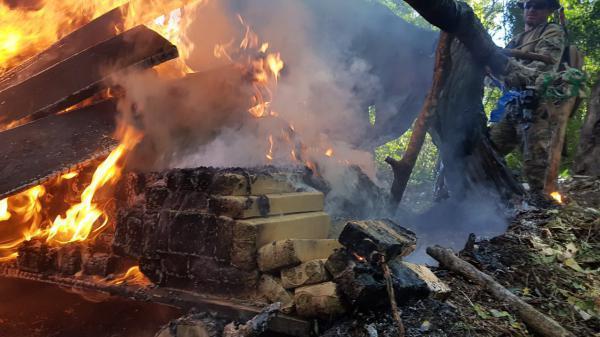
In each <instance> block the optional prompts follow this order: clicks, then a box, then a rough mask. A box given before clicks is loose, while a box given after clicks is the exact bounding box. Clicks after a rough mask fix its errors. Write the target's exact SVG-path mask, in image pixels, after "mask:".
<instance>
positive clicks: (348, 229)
mask: <svg viewBox="0 0 600 337" xmlns="http://www.w3.org/2000/svg"><path fill="white" fill-rule="evenodd" d="M338 240H339V241H340V243H341V244H342V245H344V246H345V247H346V248H348V249H350V250H351V251H353V252H356V253H357V254H358V255H360V256H361V257H363V258H365V259H367V260H369V261H371V258H372V256H373V254H383V255H384V256H385V258H386V260H387V261H390V260H393V259H395V258H396V257H397V256H406V255H408V254H410V253H412V252H413V251H414V249H415V247H416V245H417V237H416V235H415V233H413V232H412V231H410V230H408V229H406V228H403V227H401V226H399V225H397V224H395V223H394V222H392V221H391V220H364V221H349V222H348V223H347V224H346V226H345V227H344V229H343V230H342V233H341V234H340V236H339V239H338Z"/></svg>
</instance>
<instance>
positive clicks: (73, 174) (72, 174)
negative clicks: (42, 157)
mask: <svg viewBox="0 0 600 337" xmlns="http://www.w3.org/2000/svg"><path fill="white" fill-rule="evenodd" d="M78 175H79V172H69V173H65V174H63V175H62V176H60V177H61V179H64V180H70V179H73V178H75V177H77V176H78Z"/></svg>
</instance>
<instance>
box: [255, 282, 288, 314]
mask: <svg viewBox="0 0 600 337" xmlns="http://www.w3.org/2000/svg"><path fill="white" fill-rule="evenodd" d="M258 291H259V293H260V294H261V295H262V296H264V297H265V298H266V299H267V300H269V302H270V303H275V302H281V308H282V310H283V311H284V312H290V311H292V307H293V306H294V295H293V294H292V293H290V292H289V291H287V290H285V289H284V288H283V287H282V285H281V281H280V280H279V279H277V278H275V277H272V276H270V275H266V274H263V275H262V276H261V277H260V282H259V283H258Z"/></svg>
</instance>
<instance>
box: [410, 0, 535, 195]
mask: <svg viewBox="0 0 600 337" xmlns="http://www.w3.org/2000/svg"><path fill="white" fill-rule="evenodd" d="M405 1H406V3H408V4H409V5H410V6H411V7H413V8H414V9H415V10H416V11H417V12H419V14H421V15H422V16H423V17H424V18H425V19H426V20H427V21H428V22H429V23H431V24H433V25H434V26H437V27H439V28H440V29H442V30H444V31H446V32H449V33H452V34H454V35H455V36H456V37H457V38H458V40H459V41H460V43H459V42H458V41H454V42H453V43H452V48H451V70H450V76H449V78H448V80H447V81H446V82H445V86H444V89H443V90H442V95H441V96H440V98H439V103H438V109H437V111H436V113H435V123H434V124H433V125H432V130H431V133H432V137H433V139H434V142H435V143H436V144H437V145H438V148H439V149H440V153H441V157H442V162H443V166H444V177H445V179H446V185H447V186H448V190H449V191H450V194H451V195H453V196H455V197H461V196H462V195H464V194H465V193H466V192H467V191H471V190H473V189H474V188H480V187H484V189H490V190H492V191H495V192H496V194H498V195H501V196H503V197H505V198H509V197H511V196H513V195H515V194H517V195H522V194H523V189H522V187H521V186H520V185H519V184H518V183H517V181H516V180H515V179H514V177H513V176H512V174H511V173H510V172H509V171H508V169H507V168H506V166H505V165H504V164H503V161H502V159H501V158H500V157H499V156H498V155H497V154H496V152H495V151H494V150H493V148H492V146H491V143H490V141H489V138H488V136H487V126H486V117H485V115H484V114H483V105H482V101H481V100H482V96H483V77H484V67H488V68H489V69H490V70H491V71H492V73H494V74H496V75H502V74H504V72H505V69H506V64H507V62H508V57H507V56H506V55H504V53H503V52H502V49H501V48H499V47H498V46H496V45H495V44H494V42H493V41H492V38H491V37H490V35H489V34H488V33H487V31H486V30H485V28H484V27H483V25H482V24H481V22H480V21H479V19H478V18H477V16H475V13H474V12H473V10H472V9H471V8H470V7H469V6H468V5H467V4H465V3H463V2H457V1H454V0H405Z"/></svg>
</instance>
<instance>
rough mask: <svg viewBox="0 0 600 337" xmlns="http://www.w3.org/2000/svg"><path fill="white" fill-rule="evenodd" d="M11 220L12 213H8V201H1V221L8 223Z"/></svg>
mask: <svg viewBox="0 0 600 337" xmlns="http://www.w3.org/2000/svg"><path fill="white" fill-rule="evenodd" d="M8 219H10V212H9V211H8V199H2V200H0V221H6V220H8Z"/></svg>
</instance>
